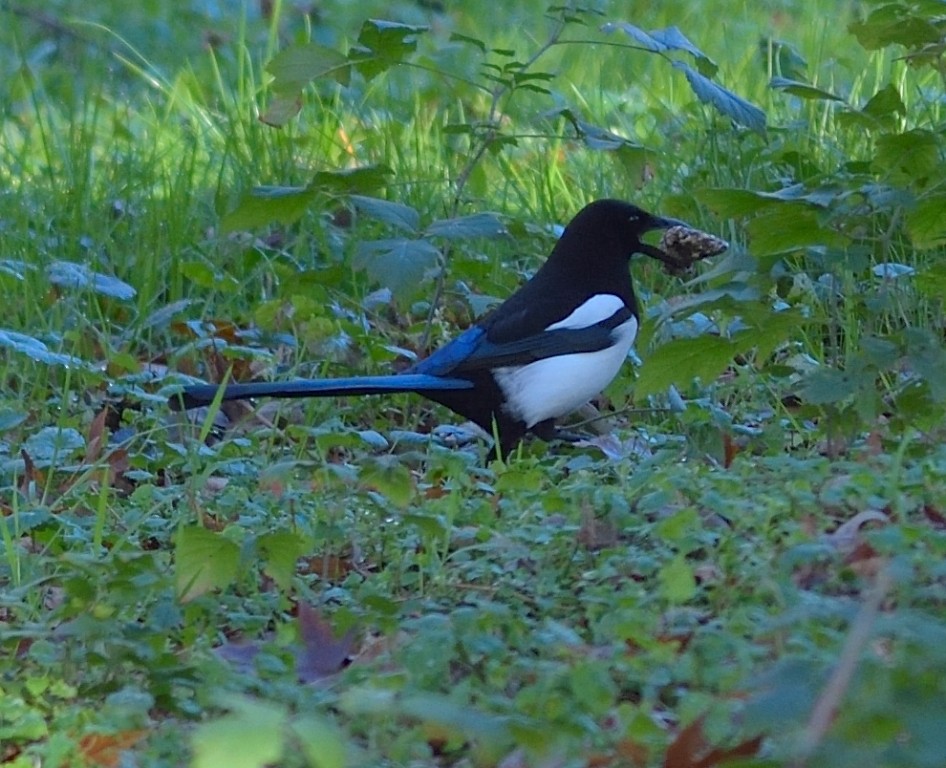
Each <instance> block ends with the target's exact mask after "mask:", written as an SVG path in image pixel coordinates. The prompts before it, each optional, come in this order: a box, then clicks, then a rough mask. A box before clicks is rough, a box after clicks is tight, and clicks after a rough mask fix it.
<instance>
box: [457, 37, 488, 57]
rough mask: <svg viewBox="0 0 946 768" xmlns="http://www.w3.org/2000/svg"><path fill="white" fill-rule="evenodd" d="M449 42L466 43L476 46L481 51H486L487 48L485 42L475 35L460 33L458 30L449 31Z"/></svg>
mask: <svg viewBox="0 0 946 768" xmlns="http://www.w3.org/2000/svg"><path fill="white" fill-rule="evenodd" d="M450 42H451V43H468V44H470V45H472V46H475V47H476V48H479V49H480V52H481V53H486V52H487V51H488V50H489V49H488V48H487V47H486V43H484V42H483V41H482V40H480V39H478V38H476V37H470V36H469V35H464V34H461V33H460V32H451V33H450Z"/></svg>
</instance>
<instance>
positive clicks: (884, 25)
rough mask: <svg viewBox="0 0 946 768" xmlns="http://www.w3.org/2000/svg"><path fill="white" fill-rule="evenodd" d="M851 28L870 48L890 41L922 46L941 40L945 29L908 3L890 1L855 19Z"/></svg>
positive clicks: (875, 48)
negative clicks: (917, 11) (919, 13)
mask: <svg viewBox="0 0 946 768" xmlns="http://www.w3.org/2000/svg"><path fill="white" fill-rule="evenodd" d="M848 31H849V32H850V33H851V34H853V35H854V36H855V37H856V38H857V42H859V43H860V44H861V45H862V46H863V47H864V48H866V49H867V50H869V51H874V50H878V49H880V48H886V47H887V46H889V45H897V44H899V45H903V46H905V47H906V48H920V47H922V46H923V45H926V44H928V43H938V42H940V40H941V39H942V32H940V30H939V29H938V28H937V27H936V25H935V24H933V23H932V21H931V20H929V19H926V18H923V17H922V16H919V15H915V14H914V13H913V9H912V8H911V6H910V5H908V4H900V3H887V4H885V5H883V6H881V7H880V8H877V9H876V10H874V11H872V12H871V13H870V15H869V16H868V17H867V18H866V19H864V20H862V21H855V22H852V23H851V24H850V25H849V26H848Z"/></svg>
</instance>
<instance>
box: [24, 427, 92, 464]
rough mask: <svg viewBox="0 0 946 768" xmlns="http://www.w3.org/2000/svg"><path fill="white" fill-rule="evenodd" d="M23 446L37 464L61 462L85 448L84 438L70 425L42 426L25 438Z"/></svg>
mask: <svg viewBox="0 0 946 768" xmlns="http://www.w3.org/2000/svg"><path fill="white" fill-rule="evenodd" d="M23 448H24V449H25V450H26V452H27V453H28V454H29V455H30V458H31V459H33V461H34V462H36V463H37V464H48V463H49V462H50V461H53V460H54V459H55V460H56V462H57V463H59V462H63V461H66V460H68V459H69V458H71V457H72V456H75V455H76V454H77V453H78V452H79V451H82V450H83V449H84V448H85V438H84V437H82V435H81V434H80V433H79V432H78V431H77V430H75V429H72V428H71V427H67V428H60V427H43V428H42V429H40V430H39V431H37V432H34V433H33V434H31V435H30V436H29V438H27V440H26V442H25V443H24V444H23Z"/></svg>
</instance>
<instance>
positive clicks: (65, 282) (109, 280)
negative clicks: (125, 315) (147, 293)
mask: <svg viewBox="0 0 946 768" xmlns="http://www.w3.org/2000/svg"><path fill="white" fill-rule="evenodd" d="M46 275H47V277H48V278H49V282H51V283H52V284H53V285H58V286H59V287H60V288H86V289H90V290H92V291H94V292H95V293H100V294H102V295H103V296H108V297H110V298H113V299H120V300H122V301H129V300H130V299H133V298H135V294H136V293H137V291H135V289H134V288H132V287H131V286H130V285H128V283H125V282H123V281H121V280H119V279H118V278H117V277H112V276H111V275H103V274H100V273H99V272H93V271H92V270H91V269H89V268H88V267H87V266H86V265H85V264H77V263H76V262H74V261H54V262H53V263H52V264H50V265H49V267H48V268H47V269H46Z"/></svg>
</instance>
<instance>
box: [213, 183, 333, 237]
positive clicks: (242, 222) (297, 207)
mask: <svg viewBox="0 0 946 768" xmlns="http://www.w3.org/2000/svg"><path fill="white" fill-rule="evenodd" d="M314 197H315V192H314V191H313V190H312V189H310V188H309V187H255V188H254V189H252V190H251V191H250V193H249V194H247V195H244V196H243V198H242V199H241V200H240V202H239V204H238V205H237V207H236V208H235V209H233V210H232V211H230V213H228V214H226V215H225V216H224V217H223V219H222V220H221V222H220V228H221V229H222V230H223V232H225V233H226V232H233V231H234V230H243V229H253V228H255V227H261V226H264V225H266V224H271V223H272V222H274V221H278V222H279V223H281V224H291V223H292V222H294V221H297V220H298V219H300V218H302V215H303V214H304V213H305V212H306V209H307V208H308V207H309V204H310V203H311V202H312V200H313V198H314Z"/></svg>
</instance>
